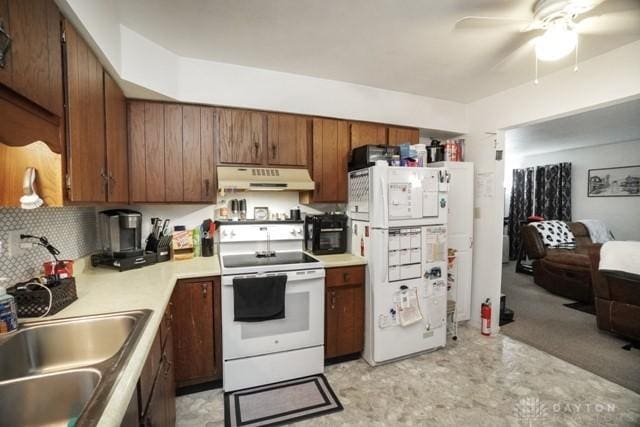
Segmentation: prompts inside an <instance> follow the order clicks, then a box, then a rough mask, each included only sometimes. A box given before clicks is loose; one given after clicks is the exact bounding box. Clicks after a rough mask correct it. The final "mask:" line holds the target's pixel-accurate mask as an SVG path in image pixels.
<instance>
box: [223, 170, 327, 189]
mask: <svg viewBox="0 0 640 427" xmlns="http://www.w3.org/2000/svg"><path fill="white" fill-rule="evenodd" d="M314 188H315V183H314V182H313V181H312V180H311V177H310V176H309V171H308V170H306V169H285V168H263V167H259V166H255V167H253V166H218V189H219V190H220V191H223V192H224V191H225V190H232V189H233V190H252V191H309V190H313V189H314Z"/></svg>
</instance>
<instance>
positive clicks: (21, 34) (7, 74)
mask: <svg viewBox="0 0 640 427" xmlns="http://www.w3.org/2000/svg"><path fill="white" fill-rule="evenodd" d="M0 14H2V16H1V17H0V21H3V22H2V24H3V27H4V29H5V31H7V33H8V34H9V35H10V37H11V39H12V41H11V46H10V47H9V53H8V55H7V61H6V65H5V68H4V70H3V71H2V72H0V82H2V83H5V84H7V85H8V86H9V87H10V88H11V89H13V90H14V91H16V92H17V93H19V94H21V95H22V96H24V97H25V98H27V99H29V100H30V101H32V102H34V103H36V104H38V105H39V106H40V107H42V108H44V109H46V110H48V111H50V112H51V113H53V114H55V115H57V116H59V117H62V115H63V104H62V55H61V46H60V39H61V37H60V20H61V17H60V12H59V11H58V8H57V7H56V5H55V3H54V2H53V0H30V1H24V0H8V1H6V0H3V1H0Z"/></svg>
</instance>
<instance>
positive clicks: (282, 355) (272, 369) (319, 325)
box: [217, 221, 325, 391]
mask: <svg viewBox="0 0 640 427" xmlns="http://www.w3.org/2000/svg"><path fill="white" fill-rule="evenodd" d="M217 237H218V241H219V245H220V250H219V254H220V266H221V271H222V343H223V346H222V354H223V365H224V369H223V376H224V377H223V387H224V389H225V391H233V390H239V389H243V388H247V387H254V386H258V385H262V384H269V383H274V382H278V381H284V380H288V379H293V378H299V377H304V376H307V375H313V374H318V373H322V372H323V371H324V276H325V272H324V266H323V264H322V263H321V262H320V261H319V260H317V259H316V258H314V257H312V256H309V255H308V254H306V253H304V252H303V251H302V248H303V244H304V242H303V238H304V232H303V223H302V222H291V221H284V222H253V221H247V222H222V223H220V227H219V233H218V236H217ZM268 276H286V277H287V282H286V293H285V316H284V318H282V319H275V320H266V321H260V322H243V321H236V320H234V305H233V304H234V291H233V281H234V279H235V278H261V277H268Z"/></svg>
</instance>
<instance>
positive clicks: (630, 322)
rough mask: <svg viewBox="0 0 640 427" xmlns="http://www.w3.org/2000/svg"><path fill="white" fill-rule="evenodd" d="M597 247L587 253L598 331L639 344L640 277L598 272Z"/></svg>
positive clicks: (598, 249) (598, 256) (598, 257)
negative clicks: (607, 332)
mask: <svg viewBox="0 0 640 427" xmlns="http://www.w3.org/2000/svg"><path fill="white" fill-rule="evenodd" d="M600 246H601V245H594V246H593V247H592V248H591V249H590V251H589V256H590V257H591V277H592V280H593V291H594V294H595V303H596V318H597V322H598V328H600V329H602V330H604V331H609V332H613V333H615V334H618V335H621V336H624V337H626V338H629V339H632V340H634V341H640V276H637V275H634V274H627V273H620V272H611V271H600V270H599V269H598V266H599V264H600Z"/></svg>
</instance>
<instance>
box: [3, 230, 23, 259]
mask: <svg viewBox="0 0 640 427" xmlns="http://www.w3.org/2000/svg"><path fill="white" fill-rule="evenodd" d="M25 232H26V231H25V230H12V231H10V232H9V244H8V245H7V246H8V248H7V256H10V257H17V256H21V255H24V248H23V246H22V244H21V243H22V240H21V239H20V235H21V234H24V233H25Z"/></svg>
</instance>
